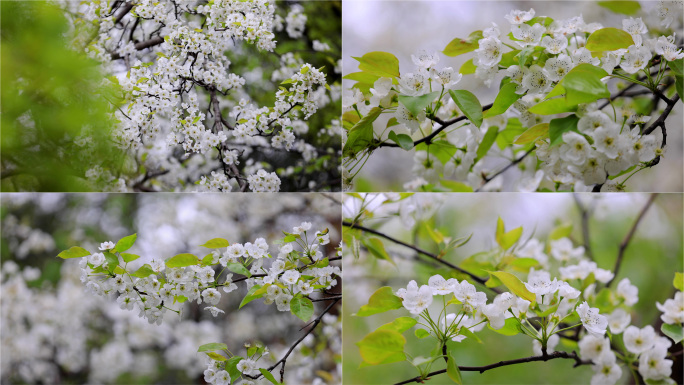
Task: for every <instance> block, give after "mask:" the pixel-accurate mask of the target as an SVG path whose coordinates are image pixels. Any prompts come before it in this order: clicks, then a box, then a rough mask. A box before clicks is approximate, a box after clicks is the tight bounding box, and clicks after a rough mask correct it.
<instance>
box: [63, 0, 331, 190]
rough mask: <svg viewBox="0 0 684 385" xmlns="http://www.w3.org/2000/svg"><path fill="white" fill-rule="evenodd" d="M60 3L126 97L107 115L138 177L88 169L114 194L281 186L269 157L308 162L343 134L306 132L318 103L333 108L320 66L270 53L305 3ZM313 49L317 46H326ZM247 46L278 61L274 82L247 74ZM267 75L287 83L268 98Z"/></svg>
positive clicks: (297, 29) (298, 28) (290, 32)
mask: <svg viewBox="0 0 684 385" xmlns="http://www.w3.org/2000/svg"><path fill="white" fill-rule="evenodd" d="M66 6H67V7H72V8H74V9H71V10H70V11H71V12H73V13H74V14H75V15H78V16H79V17H81V18H83V20H85V21H87V22H90V23H92V24H93V25H95V26H97V34H96V36H97V38H96V39H94V40H92V41H89V42H88V44H87V47H86V51H87V53H88V54H89V55H90V56H91V57H93V58H95V59H97V60H99V61H100V62H102V63H103V65H104V66H105V67H107V69H108V70H109V71H110V72H112V73H113V74H114V76H111V77H109V78H108V79H107V80H106V81H105V82H106V83H109V84H111V85H113V86H115V87H119V89H120V92H121V94H122V100H121V103H119V104H118V105H117V107H119V108H117V109H116V110H115V112H114V115H115V116H116V118H117V120H118V121H119V122H120V124H119V125H118V127H117V128H116V130H115V132H114V137H115V142H116V143H117V145H118V146H120V147H121V148H123V149H125V150H127V151H128V152H129V153H130V154H132V155H133V156H134V158H135V161H136V163H137V164H138V167H137V168H138V171H139V170H143V171H144V174H145V176H144V177H142V178H141V177H140V176H139V175H132V174H134V173H131V175H127V174H124V175H119V177H118V178H114V177H113V176H111V172H110V171H109V170H100V169H95V168H93V170H92V171H89V175H91V177H90V178H89V180H90V181H91V182H93V183H104V184H106V185H107V187H108V188H113V189H117V190H128V189H131V188H140V187H142V186H143V185H146V186H145V188H146V189H153V190H160V189H178V188H190V189H198V190H200V191H223V192H229V191H235V190H240V191H245V190H246V189H247V188H250V189H251V190H252V191H278V190H279V189H280V178H279V177H278V176H276V175H275V173H276V172H277V173H278V174H281V175H283V176H287V175H288V174H286V173H285V172H283V170H281V169H279V168H278V166H279V165H278V164H277V163H275V160H274V159H279V160H282V157H280V156H276V157H271V155H277V152H278V151H287V152H290V151H291V152H295V153H297V155H295V156H294V157H292V158H291V159H288V162H289V163H293V162H294V163H295V164H296V165H298V166H304V165H306V164H308V163H310V162H311V161H312V160H313V159H315V158H316V156H317V155H319V154H320V152H321V150H323V151H326V152H328V148H327V146H329V145H334V143H335V142H336V140H337V139H335V136H336V135H338V134H339V132H332V135H331V136H326V137H324V138H317V137H316V133H318V132H321V131H318V129H317V131H316V133H314V132H313V131H310V129H309V126H308V124H307V122H306V121H307V120H308V119H309V118H310V117H311V116H312V115H313V114H314V113H316V112H317V111H318V110H319V109H320V108H323V107H326V106H330V108H334V104H333V102H334V101H335V100H336V99H337V98H338V96H337V95H338V94H339V91H338V87H339V86H335V85H333V86H332V87H331V86H330V85H328V84H327V79H326V76H327V75H326V73H324V72H323V71H324V69H323V68H320V69H315V68H313V65H312V64H309V63H306V62H305V61H304V60H302V58H301V55H300V54H299V53H292V52H289V53H285V54H282V55H281V54H279V53H275V48H276V44H277V42H276V34H277V33H286V34H287V36H288V37H289V38H291V39H302V38H303V37H304V33H305V32H306V21H307V16H306V14H305V13H304V7H302V6H300V5H296V4H295V5H291V6H290V5H282V4H280V5H279V4H276V3H273V2H270V1H265V0H250V1H240V2H235V1H227V0H215V1H210V2H208V3H206V4H199V5H198V4H191V3H183V4H174V3H172V2H153V1H150V0H146V1H141V2H135V3H128V2H126V3H125V4H124V5H122V4H118V5H115V8H114V9H112V10H110V9H109V4H108V3H107V2H98V1H93V2H84V4H82V5H79V6H73V5H68V4H67V5H66ZM281 8H282V9H281ZM283 9H285V10H289V12H287V16H286V17H283V16H281V15H279V12H282V11H283ZM115 11H118V12H115ZM129 19H130V21H129ZM121 20H123V22H122V21H121ZM133 21H134V22H133ZM120 24H121V25H122V26H123V28H121V27H120ZM138 24H140V25H141V26H140V28H137V29H136V27H138ZM131 25H134V26H133V27H130V26H131ZM152 31H153V32H152ZM316 43H317V44H316V46H317V48H318V50H319V51H323V48H325V47H326V44H325V43H321V42H320V41H316ZM141 44H142V45H144V47H143V48H141V47H140V45H141ZM305 44H307V45H310V44H313V43H310V42H308V41H307V42H306V43H305ZM321 45H323V46H321ZM327 47H328V50H329V48H330V47H329V46H327ZM148 48H149V49H148ZM252 51H254V52H257V53H260V52H265V53H270V54H271V55H277V56H281V59H280V62H281V63H280V66H281V67H280V68H277V65H276V68H275V69H274V70H273V71H274V72H273V76H270V75H269V74H267V73H263V74H262V70H261V69H257V70H249V69H248V68H245V67H243V65H244V63H243V60H242V58H241V57H240V55H251V52H252ZM121 60H123V63H122V62H121ZM316 60H317V59H316ZM234 62H238V63H240V65H234V64H233V63H234ZM121 64H124V65H125V67H124V66H122V65H121ZM263 68H264V69H268V68H269V67H267V66H264V67H263ZM335 70H339V68H336V69H335ZM332 76H334V75H331V77H332ZM268 78H273V79H272V80H273V81H277V80H281V81H284V82H283V86H284V87H281V88H279V89H276V90H274V91H271V90H273V89H274V88H276V87H274V86H273V85H272V84H267V83H265V82H264V79H268ZM276 79H277V80H276ZM287 84H290V86H288V85H287ZM246 85H247V86H250V85H251V87H252V88H251V90H250V89H246V88H245V86H246ZM255 89H263V90H266V91H267V93H270V92H273V94H275V102H274V104H273V105H270V106H269V105H259V104H262V103H263V102H261V101H260V100H261V96H255V95H252V93H253V91H254V90H255ZM265 99H266V100H269V99H271V98H268V97H267V98H265ZM330 108H329V109H330ZM336 116H337V115H336ZM331 124H332V123H331ZM294 127H296V128H297V129H293V128H294ZM323 131H325V130H323ZM331 148H332V147H331ZM262 149H268V150H269V151H262ZM264 153H266V155H267V156H266V157H264V156H263V155H262V154H264ZM271 158H272V159H271ZM257 160H258V161H257ZM241 161H242V162H241ZM241 163H242V164H241ZM325 166H327V167H328V168H329V169H331V168H332V167H334V165H333V164H330V163H329V164H326V165H325ZM261 170H263V171H264V172H269V173H270V174H273V175H274V177H275V179H277V180H273V181H270V180H268V181H266V182H268V183H266V185H267V188H263V186H253V185H252V183H251V182H252V180H253V179H254V178H252V177H250V176H249V175H250V174H256V173H257V172H259V171H261ZM333 171H334V170H333ZM118 174H120V173H118ZM259 179H260V183H261V182H264V180H263V178H259ZM314 179H317V178H314ZM151 180H154V182H159V183H151V182H150V181H151ZM178 181H181V184H180V185H179V182H178ZM150 183H151V184H150ZM314 186H315V182H314Z"/></svg>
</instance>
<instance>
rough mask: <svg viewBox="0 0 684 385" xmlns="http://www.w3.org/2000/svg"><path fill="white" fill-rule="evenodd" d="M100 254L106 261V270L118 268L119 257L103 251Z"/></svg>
mask: <svg viewBox="0 0 684 385" xmlns="http://www.w3.org/2000/svg"><path fill="white" fill-rule="evenodd" d="M102 254H104V257H105V260H107V270H109V271H113V270H114V269H116V267H117V266H119V257H117V256H116V255H114V254H112V253H110V252H109V251H104V252H102Z"/></svg>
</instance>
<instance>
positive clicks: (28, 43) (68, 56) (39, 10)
mask: <svg viewBox="0 0 684 385" xmlns="http://www.w3.org/2000/svg"><path fill="white" fill-rule="evenodd" d="M0 12H1V21H2V51H1V52H2V71H1V72H2V73H1V80H2V92H1V96H2V104H1V109H2V121H1V123H2V137H1V139H2V191H26V190H29V191H87V190H90V189H92V188H93V186H92V185H91V184H89V183H87V181H86V180H85V173H86V171H87V170H89V169H91V168H93V167H95V166H98V165H104V167H106V168H108V169H109V170H110V171H112V172H113V173H114V175H116V174H117V173H118V172H117V171H116V170H118V169H120V167H121V165H122V162H123V159H124V158H123V153H122V152H120V151H119V150H118V149H117V148H116V147H115V146H114V145H113V142H112V141H111V130H112V127H113V126H114V125H115V123H116V122H115V121H114V120H113V118H112V117H111V116H110V114H109V113H110V112H111V107H112V104H111V103H110V101H111V102H114V103H116V101H115V100H114V99H112V98H116V95H117V90H116V88H115V86H113V85H109V86H103V85H102V82H103V79H104V76H103V75H102V73H101V71H100V67H99V65H98V63H97V62H95V61H94V60H90V59H88V58H86V57H85V56H84V55H83V54H82V53H80V52H76V51H74V50H72V49H70V48H69V41H68V37H67V36H68V33H69V23H68V20H67V19H66V17H65V15H64V12H63V11H62V10H61V9H59V8H58V7H57V6H56V5H54V4H53V3H48V2H42V1H40V2H39V1H27V2H19V1H10V2H3V3H2V6H1V7H0ZM108 99H109V100H108ZM79 136H83V137H86V136H87V137H89V138H90V139H88V140H87V141H82V140H78V139H79Z"/></svg>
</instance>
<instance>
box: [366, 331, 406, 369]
mask: <svg viewBox="0 0 684 385" xmlns="http://www.w3.org/2000/svg"><path fill="white" fill-rule="evenodd" d="M405 344H406V338H404V336H402V335H401V334H400V333H398V332H395V331H394V330H376V331H374V332H372V333H370V334H368V335H367V336H365V337H364V338H363V339H362V340H361V341H359V342H357V343H356V345H357V346H358V347H359V353H360V354H361V358H362V359H363V361H364V362H366V363H367V364H370V365H379V364H388V363H391V362H398V361H403V360H405V359H406V355H405V354H404V345H405Z"/></svg>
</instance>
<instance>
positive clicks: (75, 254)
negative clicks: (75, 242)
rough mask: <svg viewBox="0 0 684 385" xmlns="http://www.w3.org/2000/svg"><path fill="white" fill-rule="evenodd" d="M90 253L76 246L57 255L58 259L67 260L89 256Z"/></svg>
mask: <svg viewBox="0 0 684 385" xmlns="http://www.w3.org/2000/svg"><path fill="white" fill-rule="evenodd" d="M90 254H91V253H90V251H88V250H86V249H84V248H82V247H78V246H73V247H71V248H70V249H69V250H64V251H62V252H61V253H59V254H57V257H58V258H62V259H69V258H81V257H86V256H88V255H90Z"/></svg>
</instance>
